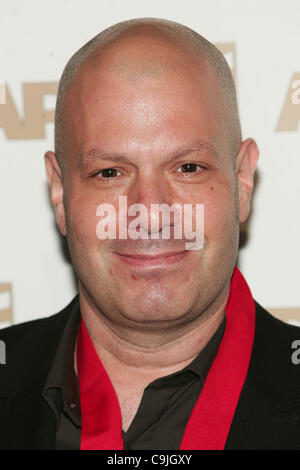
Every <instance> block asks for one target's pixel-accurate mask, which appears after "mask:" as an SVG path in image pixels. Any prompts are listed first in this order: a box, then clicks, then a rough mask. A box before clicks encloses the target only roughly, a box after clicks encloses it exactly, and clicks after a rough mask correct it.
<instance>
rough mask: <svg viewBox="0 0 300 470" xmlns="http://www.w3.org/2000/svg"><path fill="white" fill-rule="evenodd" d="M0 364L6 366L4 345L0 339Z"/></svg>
mask: <svg viewBox="0 0 300 470" xmlns="http://www.w3.org/2000/svg"><path fill="white" fill-rule="evenodd" d="M0 364H6V344H5V343H4V341H2V339H0Z"/></svg>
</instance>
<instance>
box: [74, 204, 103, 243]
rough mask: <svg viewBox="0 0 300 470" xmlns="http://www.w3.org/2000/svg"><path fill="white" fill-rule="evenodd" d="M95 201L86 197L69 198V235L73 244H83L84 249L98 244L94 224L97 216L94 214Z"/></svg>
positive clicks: (95, 224)
mask: <svg viewBox="0 0 300 470" xmlns="http://www.w3.org/2000/svg"><path fill="white" fill-rule="evenodd" d="M97 205H98V204H97V203H96V202H95V201H89V199H88V198H87V197H81V198H76V199H74V200H72V199H71V198H70V200H69V206H68V225H69V235H70V239H71V241H72V244H73V245H78V244H80V245H84V247H85V249H86V250H88V249H89V247H91V246H94V245H95V244H99V242H101V241H100V240H98V238H97V234H96V226H97V222H98V219H99V218H98V217H97V215H96V210H97Z"/></svg>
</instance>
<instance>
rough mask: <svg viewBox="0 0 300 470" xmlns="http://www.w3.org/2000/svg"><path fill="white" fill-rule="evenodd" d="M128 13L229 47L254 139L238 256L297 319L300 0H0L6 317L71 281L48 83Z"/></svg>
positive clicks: (47, 309) (44, 304)
mask: <svg viewBox="0 0 300 470" xmlns="http://www.w3.org/2000/svg"><path fill="white" fill-rule="evenodd" d="M135 17H160V18H166V19H170V20H174V21H178V22H180V23H182V24H185V25H187V26H189V27H191V28H193V29H194V30H196V31H197V32H199V33H200V34H202V35H204V36H205V37H206V38H207V39H209V40H210V41H211V42H213V43H215V44H218V45H219V44H221V43H223V45H224V47H226V44H227V45H228V44H229V45H230V47H229V48H231V52H230V53H228V54H226V58H227V60H228V62H229V63H230V65H231V66H232V67H234V72H235V77H236V84H237V93H238V100H239V107H240V117H241V123H242V131H243V138H247V137H250V136H251V137H254V138H255V139H256V141H257V143H258V145H259V147H260V162H259V166H258V184H257V188H256V191H255V196H254V201H253V210H252V216H251V220H250V226H249V237H248V241H247V243H246V245H245V246H244V247H243V248H242V249H241V251H240V257H239V265H240V268H241V270H242V272H243V274H244V275H245V277H246V279H247V281H248V284H249V285H250V287H251V290H252V292H253V295H254V296H255V298H256V299H257V300H258V301H259V302H260V303H261V304H262V305H264V306H265V307H268V308H270V309H274V308H278V309H281V308H283V309H285V317H284V318H285V320H287V319H289V318H292V319H293V320H295V319H297V318H298V320H300V283H299V266H300V249H299V232H300V211H299V203H300V130H299V125H298V124H299V120H300V61H299V57H300V54H299V50H300V2H299V0H288V1H284V0H280V1H279V0H205V1H201V0H185V1H178V0H151V1H147V0H146V1H145V0H144V1H141V0H84V1H81V0H73V1H71V0H64V1H63V0H43V1H38V0H26V1H22V0H1V3H0V41H1V42H0V80H1V81H2V82H3V84H1V82H0V103H2V104H0V215H1V221H0V227H1V230H0V322H1V321H2V326H3V325H4V324H6V323H7V322H13V323H20V322H23V321H26V320H31V319H35V318H40V317H42V316H47V315H50V314H53V313H55V312H57V311H58V310H60V309H61V308H63V307H64V306H65V305H66V304H67V303H68V302H69V301H70V300H71V298H72V297H73V295H74V294H75V292H76V291H77V288H76V284H75V282H74V277H73V275H72V268H71V266H70V264H69V262H68V261H67V260H66V258H65V256H64V254H63V251H62V248H61V242H60V239H59V237H58V233H57V230H56V228H55V221H54V215H53V211H52V208H51V206H50V204H49V199H48V192H47V183H46V176H45V170H44V152H45V151H46V150H49V149H52V150H53V149H54V142H53V137H54V125H53V122H51V121H53V109H54V106H55V90H56V85H57V82H58V80H59V78H60V75H61V72H62V70H63V67H64V65H65V64H66V62H67V60H68V59H69V58H70V56H71V55H72V54H73V53H74V52H75V51H76V50H77V49H78V48H79V47H81V46H82V45H83V44H84V43H86V42H87V41H88V40H89V39H91V38H92V37H93V36H95V35H96V34H97V33H98V32H100V31H101V30H103V29H104V28H106V27H108V26H110V25H112V24H114V23H117V22H119V21H123V20H126V19H130V18H135ZM24 84H25V86H24ZM4 92H5V96H4ZM4 98H5V102H6V104H4V103H3V101H4ZM39 100H40V101H39ZM45 120H46V122H45V124H44V121H45ZM47 121H49V122H47ZM287 308H288V309H289V310H287V311H286V309H287ZM274 312H275V313H276V311H275V310H274ZM277 313H278V312H277ZM280 313H281V311H279V314H280ZM297 315H298V316H297ZM3 322H5V323H3Z"/></svg>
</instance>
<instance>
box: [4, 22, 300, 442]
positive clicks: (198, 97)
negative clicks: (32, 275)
mask: <svg viewBox="0 0 300 470" xmlns="http://www.w3.org/2000/svg"><path fill="white" fill-rule="evenodd" d="M258 154H259V151H258V147H257V144H256V142H255V140H254V139H252V138H247V139H245V140H242V137H241V128H240V122H239V116H238V109H237V100H236V93H235V88H234V83H233V80H232V75H231V72H230V69H229V67H228V65H227V63H226V61H225V59H224V57H223V56H222V54H221V53H220V52H219V51H218V50H217V49H216V48H215V47H214V46H213V45H212V44H211V43H210V42H208V41H207V40H206V39H205V38H203V37H202V36H200V35H199V34H197V33H196V32H194V31H192V30H190V29H189V28H187V27H184V26H182V25H179V24H177V23H173V22H170V21H166V20H158V19H139V20H130V21H126V22H123V23H120V24H117V25H114V26H112V27H111V28H108V29H107V30H105V31H103V32H101V33H100V34H98V35H97V36H96V37H95V38H93V39H92V40H91V41H90V42H88V43H87V44H86V45H84V46H83V47H82V48H81V49H80V50H79V51H77V52H76V53H75V54H74V55H73V57H72V58H71V59H70V61H69V62H68V64H67V65H66V67H65V69H64V71H63V74H62V77H61V80H60V84H59V90H58V97H57V106H56V116H55V152H52V151H48V152H46V154H45V164H46V172H47V177H48V181H49V185H50V194H51V202H52V204H53V207H54V210H55V214H56V221H57V225H58V228H59V230H60V232H61V234H62V235H63V236H65V237H66V238H67V241H68V246H69V250H70V254H71V258H72V263H73V266H74V269H75V271H76V275H77V278H78V295H77V296H76V297H75V298H74V299H73V300H72V301H71V303H70V304H69V305H68V306H67V307H66V308H65V309H64V310H62V311H61V312H59V313H58V314H56V315H53V316H51V317H49V318H44V319H41V320H37V321H33V322H28V323H25V324H22V325H17V326H14V327H11V328H8V329H6V330H3V331H1V335H0V336H1V339H3V340H4V341H5V343H6V345H7V365H6V366H5V367H3V366H2V370H1V373H2V380H1V388H0V397H1V399H0V405H1V409H0V410H1V411H0V417H1V419H0V423H1V424H0V433H1V439H0V446H1V448H3V449H11V448H13V449H21V448H22V449H114V450H122V449H125V450H126V449H128V450H129V449H131V450H141V449H150V450H152V449H158V450H164V449H172V450H173V449H174V450H176V449H181V450H183V449H224V448H225V449H295V448H297V449H299V448H300V438H299V435H300V407H299V396H300V395H299V392H300V374H299V372H300V369H299V367H300V366H299V367H298V368H297V365H296V363H295V361H294V360H293V353H295V351H294V350H293V346H292V345H293V343H294V341H295V340H297V339H299V337H300V333H299V329H298V328H296V327H293V326H290V325H287V324H284V323H282V322H280V321H278V320H276V319H274V318H273V317H272V316H271V315H270V314H269V313H267V312H266V311H265V310H264V309H263V308H262V307H261V306H260V305H259V304H257V303H256V302H255V301H254V299H253V298H252V295H251V292H250V289H249V287H248V285H247V283H246V281H245V279H244V278H243V276H242V274H241V273H240V271H239V270H238V268H237V267H236V261H237V255H238V245H239V223H240V222H244V221H245V220H246V219H247V217H248V215H249V211H250V202H251V195H252V191H253V179H254V173H255V168H256V164H257V159H258ZM155 206H156V207H157V206H159V207H160V208H161V210H162V216H160V213H159V212H158V213H157V212H155V210H154V208H155ZM124 207H125V209H124ZM187 208H189V210H188V209H187ZM171 209H172V210H171ZM185 209H186V210H185ZM167 210H169V216H170V217H169V219H168V218H167V217H164V215H166V214H167ZM138 211H140V214H143V216H140V217H135V218H134V216H136V215H137V212H138ZM104 215H106V219H105V220H106V226H104V225H105V224H104V225H103V220H104V219H103V216H104ZM179 216H180V217H179ZM189 223H190V225H189ZM195 225H196V229H195V230H194V228H195ZM187 226H189V227H190V230H187V229H186V227H187ZM179 229H180V230H179ZM105 230H106V232H105ZM177 230H179V231H177ZM103 232H105V236H103ZM178 233H179V234H181V236H178ZM191 235H193V236H194V238H196V241H197V243H195V244H193V243H191V240H192V237H191ZM296 362H297V361H296Z"/></svg>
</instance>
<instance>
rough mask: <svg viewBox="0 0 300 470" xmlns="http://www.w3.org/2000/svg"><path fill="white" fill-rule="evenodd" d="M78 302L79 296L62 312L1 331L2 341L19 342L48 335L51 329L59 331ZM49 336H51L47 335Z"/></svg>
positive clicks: (0, 337)
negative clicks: (38, 335) (26, 338)
mask: <svg viewBox="0 0 300 470" xmlns="http://www.w3.org/2000/svg"><path fill="white" fill-rule="evenodd" d="M76 302H78V295H76V296H75V297H74V298H73V299H72V300H71V302H70V303H69V304H68V305H66V307H64V308H63V309H62V310H60V311H59V312H57V313H54V314H52V315H49V316H47V317H42V318H39V319H37V320H30V321H25V322H22V323H18V324H17V325H12V326H8V327H6V328H3V329H1V330H0V339H2V340H4V341H5V339H8V340H13V341H14V342H15V341H19V340H22V339H24V338H25V337H27V335H29V336H35V335H36V334H38V333H40V334H42V333H44V332H45V333H47V332H49V329H50V330H52V329H54V330H55V329H57V328H60V327H63V324H64V323H65V322H66V321H67V319H68V316H69V314H70V312H71V311H72V309H73V307H74V305H75V304H76ZM47 336H49V335H47Z"/></svg>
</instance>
